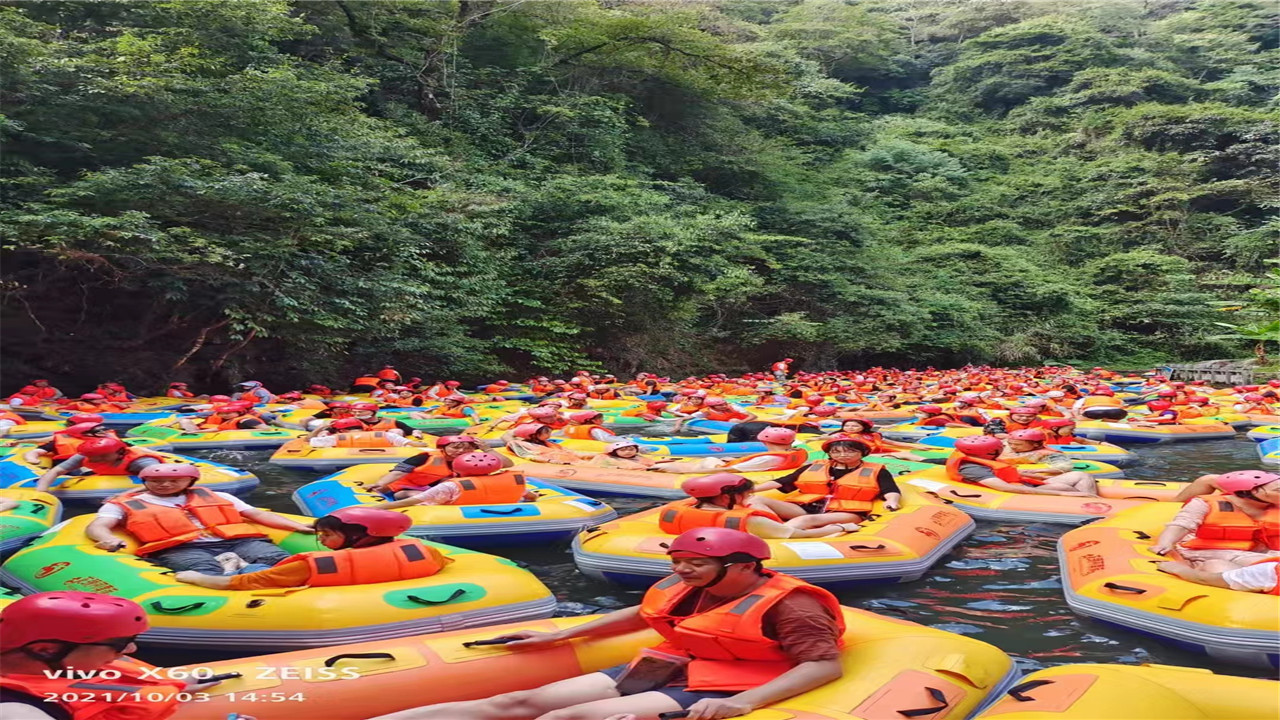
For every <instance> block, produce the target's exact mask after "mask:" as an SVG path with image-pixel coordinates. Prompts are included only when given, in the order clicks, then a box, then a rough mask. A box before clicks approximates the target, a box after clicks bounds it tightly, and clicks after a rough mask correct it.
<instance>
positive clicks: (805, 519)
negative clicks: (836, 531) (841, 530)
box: [787, 512, 862, 530]
mask: <svg viewBox="0 0 1280 720" xmlns="http://www.w3.org/2000/svg"><path fill="white" fill-rule="evenodd" d="M860 522H862V518H861V517H860V516H859V515H857V514H855V513H848V512H831V513H818V514H817V515H802V516H800V517H797V518H792V519H790V520H788V521H787V524H788V525H790V526H791V527H793V528H798V529H800V530H812V529H813V528H819V527H822V526H823V525H831V524H833V523H860Z"/></svg>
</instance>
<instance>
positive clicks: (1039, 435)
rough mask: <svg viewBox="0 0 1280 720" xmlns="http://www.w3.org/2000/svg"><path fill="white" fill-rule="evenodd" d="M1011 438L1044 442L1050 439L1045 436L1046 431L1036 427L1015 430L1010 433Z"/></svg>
mask: <svg viewBox="0 0 1280 720" xmlns="http://www.w3.org/2000/svg"><path fill="white" fill-rule="evenodd" d="M1009 439H1010V440H1025V441H1026V442H1040V443H1042V442H1044V441H1045V440H1048V438H1046V437H1045V436H1044V432H1043V431H1041V430H1037V429H1035V428H1027V429H1026V430H1014V431H1013V432H1011V433H1009Z"/></svg>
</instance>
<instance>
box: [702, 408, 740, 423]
mask: <svg viewBox="0 0 1280 720" xmlns="http://www.w3.org/2000/svg"><path fill="white" fill-rule="evenodd" d="M702 416H703V417H704V418H706V419H708V420H717V421H719V422H729V421H731V420H745V419H746V418H747V414H746V413H744V412H742V411H741V410H738V409H737V408H732V407H731V408H727V409H725V410H718V409H716V408H707V409H706V410H703V411H702Z"/></svg>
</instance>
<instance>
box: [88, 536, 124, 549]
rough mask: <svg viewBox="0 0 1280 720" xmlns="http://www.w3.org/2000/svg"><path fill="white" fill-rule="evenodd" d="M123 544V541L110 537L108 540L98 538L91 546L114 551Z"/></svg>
mask: <svg viewBox="0 0 1280 720" xmlns="http://www.w3.org/2000/svg"><path fill="white" fill-rule="evenodd" d="M124 545H125V543H124V541H122V540H116V539H115V538H111V539H110V540H99V541H98V542H96V543H94V544H93V546H94V547H96V548H98V549H99V550H106V551H107V552H115V551H117V550H119V549H121V548H123V547H124Z"/></svg>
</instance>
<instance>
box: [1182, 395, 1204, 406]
mask: <svg viewBox="0 0 1280 720" xmlns="http://www.w3.org/2000/svg"><path fill="white" fill-rule="evenodd" d="M1187 402H1189V403H1198V404H1200V405H1203V404H1205V403H1207V402H1209V398H1207V397H1205V396H1203V395H1192V396H1190V397H1188V398H1187Z"/></svg>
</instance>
